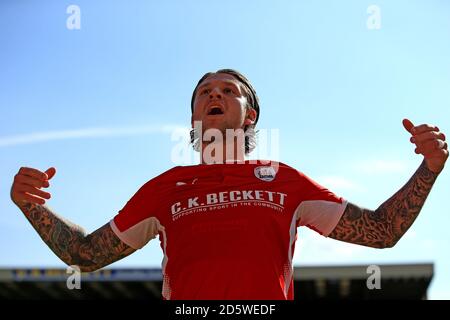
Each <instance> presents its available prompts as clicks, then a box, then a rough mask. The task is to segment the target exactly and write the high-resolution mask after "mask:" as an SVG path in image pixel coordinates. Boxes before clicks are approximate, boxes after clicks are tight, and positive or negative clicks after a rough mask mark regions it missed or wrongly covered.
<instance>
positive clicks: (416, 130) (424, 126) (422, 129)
mask: <svg viewBox="0 0 450 320" xmlns="http://www.w3.org/2000/svg"><path fill="white" fill-rule="evenodd" d="M427 131H436V132H438V131H439V128H438V127H436V126H432V125H429V124H421V125H420V126H417V127H414V128H412V134H413V135H418V134H422V133H424V132H427Z"/></svg>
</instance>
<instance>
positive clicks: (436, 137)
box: [403, 119, 448, 173]
mask: <svg viewBox="0 0 450 320" xmlns="http://www.w3.org/2000/svg"><path fill="white" fill-rule="evenodd" d="M403 126H404V127H405V129H406V130H407V131H408V132H409V133H411V135H412V137H411V139H410V141H411V143H414V144H415V145H416V149H415V152H416V153H417V154H422V155H423V156H424V157H425V162H426V164H427V167H428V169H430V170H431V171H433V172H434V173H440V172H441V171H442V169H444V165H445V162H446V161H447V158H448V149H447V148H448V146H447V142H445V135H444V134H443V133H442V132H440V131H439V128H438V127H436V126H433V125H429V124H421V125H418V126H414V124H413V123H412V122H411V121H410V120H408V119H404V120H403Z"/></svg>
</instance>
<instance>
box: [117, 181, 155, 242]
mask: <svg viewBox="0 0 450 320" xmlns="http://www.w3.org/2000/svg"><path fill="white" fill-rule="evenodd" d="M155 191H156V188H155V183H154V182H153V181H152V180H150V181H149V182H147V183H146V184H145V185H143V186H142V187H141V188H140V189H139V190H138V191H137V192H136V193H135V194H134V196H133V197H132V198H131V199H130V200H129V201H128V202H127V203H126V205H125V206H124V207H123V209H122V210H120V211H119V213H118V214H117V215H116V216H115V217H114V218H113V219H112V220H111V221H110V226H111V228H112V230H113V231H114V233H115V234H116V235H117V237H119V239H120V240H122V241H123V242H125V243H126V244H127V245H129V246H130V247H132V248H133V249H140V248H142V247H143V246H144V245H146V244H147V243H148V242H149V241H150V240H151V239H154V238H155V237H156V235H158V233H159V231H161V230H162V228H163V227H162V225H161V223H160V220H159V219H158V215H157V214H156V210H154V204H155V203H158V202H157V200H156V199H155V198H156V196H155Z"/></svg>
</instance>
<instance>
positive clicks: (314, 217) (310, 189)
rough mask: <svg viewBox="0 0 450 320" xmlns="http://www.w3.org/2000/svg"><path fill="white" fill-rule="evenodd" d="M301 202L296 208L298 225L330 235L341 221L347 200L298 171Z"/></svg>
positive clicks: (326, 235)
mask: <svg viewBox="0 0 450 320" xmlns="http://www.w3.org/2000/svg"><path fill="white" fill-rule="evenodd" d="M298 174H299V178H300V182H299V190H298V192H299V194H300V198H301V199H300V202H299V205H298V206H297V209H296V210H295V213H294V214H295V216H296V219H297V227H299V226H307V227H308V228H310V229H312V230H314V231H316V232H318V233H319V234H321V235H323V236H325V237H328V235H329V234H330V233H331V232H332V231H333V230H334V228H335V227H336V225H337V224H338V223H339V220H340V219H341V217H342V215H343V213H344V211H345V208H346V207H347V203H348V202H347V201H346V200H345V199H343V198H342V197H339V196H337V195H335V194H334V193H333V192H331V191H330V190H328V189H327V188H325V187H323V186H321V185H320V184H318V183H317V182H315V181H313V180H312V179H310V178H309V177H307V176H305V175H304V174H302V173H301V172H298Z"/></svg>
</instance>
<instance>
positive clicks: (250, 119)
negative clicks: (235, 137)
mask: <svg viewBox="0 0 450 320" xmlns="http://www.w3.org/2000/svg"><path fill="white" fill-rule="evenodd" d="M255 120H256V110H255V109H253V108H249V109H247V114H246V115H245V120H244V125H246V126H248V125H251V124H254V123H255Z"/></svg>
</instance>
